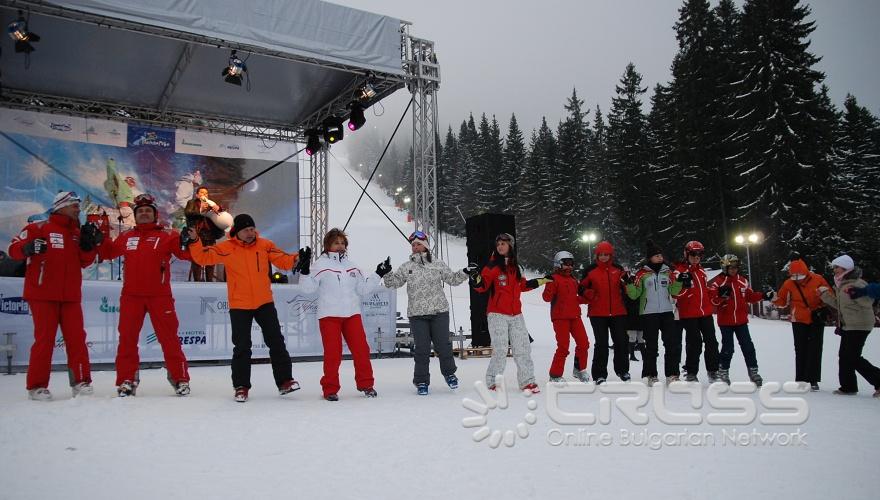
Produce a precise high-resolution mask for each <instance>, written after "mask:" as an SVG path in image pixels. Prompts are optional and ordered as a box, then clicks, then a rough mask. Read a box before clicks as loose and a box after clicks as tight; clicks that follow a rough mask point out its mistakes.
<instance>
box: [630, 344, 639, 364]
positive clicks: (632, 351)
mask: <svg viewBox="0 0 880 500" xmlns="http://www.w3.org/2000/svg"><path fill="white" fill-rule="evenodd" d="M637 349H638V348H637V347H636V343H635V342H630V343H629V360H630V361H638V360H639V358H637V357H636V350H637Z"/></svg>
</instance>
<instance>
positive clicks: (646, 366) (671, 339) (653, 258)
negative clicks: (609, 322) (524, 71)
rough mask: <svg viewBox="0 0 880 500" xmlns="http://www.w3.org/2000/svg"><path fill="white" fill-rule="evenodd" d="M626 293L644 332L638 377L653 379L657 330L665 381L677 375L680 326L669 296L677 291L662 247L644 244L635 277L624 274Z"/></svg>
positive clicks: (655, 377) (652, 383) (679, 357)
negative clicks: (636, 308)
mask: <svg viewBox="0 0 880 500" xmlns="http://www.w3.org/2000/svg"><path fill="white" fill-rule="evenodd" d="M627 281H629V283H627V285H626V294H627V295H628V296H629V298H631V299H633V300H638V301H639V319H640V320H641V323H642V332H643V333H644V336H645V353H644V356H643V359H642V378H643V379H645V383H646V384H648V385H649V386H653V385H654V384H655V383H657V381H658V379H657V353H658V352H659V346H658V334H659V335H660V336H662V338H663V349H664V351H665V352H664V356H663V365H664V366H663V368H664V371H665V373H666V382H667V384H670V383H672V382H675V381H677V380H678V379H679V377H680V376H681V372H680V369H679V364H680V363H681V330H679V329H678V328H676V327H675V314H674V313H673V310H674V309H675V306H674V305H673V303H672V296H674V295H676V294H678V293H679V292H680V291H681V283H680V282H678V281H675V278H674V276H673V274H672V270H671V269H670V268H669V266H668V265H666V262H665V260H664V258H663V250H661V249H660V247H658V246H657V245H656V244H654V242H653V241H649V242H648V244H647V251H646V252H645V262H644V265H643V266H642V268H641V269H639V270H638V272H636V275H635V277H628V278H627Z"/></svg>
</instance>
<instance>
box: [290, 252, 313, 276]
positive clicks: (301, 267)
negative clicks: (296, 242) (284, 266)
mask: <svg viewBox="0 0 880 500" xmlns="http://www.w3.org/2000/svg"><path fill="white" fill-rule="evenodd" d="M311 267H312V249H311V247H305V248H300V249H299V253H298V254H297V257H296V266H295V267H294V268H293V271H294V272H299V273H300V274H302V275H303V276H308V274H309V273H310V272H311Z"/></svg>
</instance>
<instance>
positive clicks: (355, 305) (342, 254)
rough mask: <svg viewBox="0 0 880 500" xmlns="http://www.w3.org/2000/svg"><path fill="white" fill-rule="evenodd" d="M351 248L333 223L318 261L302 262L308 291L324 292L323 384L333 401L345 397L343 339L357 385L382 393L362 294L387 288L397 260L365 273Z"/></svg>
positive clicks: (303, 283)
mask: <svg viewBox="0 0 880 500" xmlns="http://www.w3.org/2000/svg"><path fill="white" fill-rule="evenodd" d="M347 250H348V236H347V235H346V234H345V232H343V231H342V230H341V229H337V228H333V229H331V230H330V231H329V232H328V233H327V235H326V236H324V251H323V252H321V255H320V257H318V259H317V260H316V261H315V264H314V266H310V265H309V264H308V263H306V262H303V263H302V264H301V265H300V267H299V271H300V274H301V275H302V276H301V277H300V285H301V288H302V291H303V292H305V293H313V292H315V291H317V292H318V327H319V329H320V330H321V343H322V344H323V345H324V376H323V377H321V388H322V390H323V393H324V399H326V400H327V401H338V400H339V396H338V393H339V389H340V384H339V365H340V364H342V340H343V339H345V343H346V344H347V345H348V350H349V351H351V357H352V360H353V361H354V378H355V383H356V384H357V390H359V391H361V392H363V393H364V395H365V396H366V397H368V398H374V397H376V390H375V389H374V388H373V384H374V379H373V366H372V364H371V363H370V346H369V344H368V343H367V334H366V332H365V331H364V323H363V321H362V320H361V297H363V296H365V295H369V294H371V293H373V292H376V291H379V290H382V289H384V288H385V287H384V286H383V285H382V280H381V278H382V277H383V276H385V275H386V274H387V273H389V272H391V263H390V259H386V260H385V261H384V262H382V263H381V264H379V266H377V268H376V272H375V273H370V274H364V273H363V272H362V271H361V270H360V268H358V266H357V265H356V264H355V263H353V262H352V261H350V260H348V257H347V256H346V251H347Z"/></svg>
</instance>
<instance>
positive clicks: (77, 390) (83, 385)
mask: <svg viewBox="0 0 880 500" xmlns="http://www.w3.org/2000/svg"><path fill="white" fill-rule="evenodd" d="M70 392H71V393H73V397H77V396H91V395H93V394H95V388H94V387H92V383H91V382H80V383H78V384H76V385H74V386H73V387H71V388H70Z"/></svg>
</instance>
